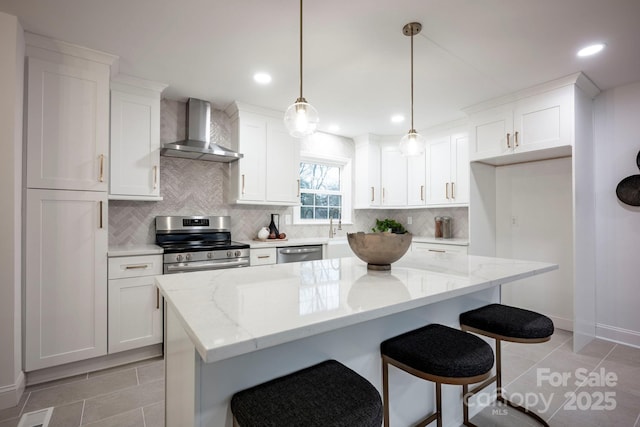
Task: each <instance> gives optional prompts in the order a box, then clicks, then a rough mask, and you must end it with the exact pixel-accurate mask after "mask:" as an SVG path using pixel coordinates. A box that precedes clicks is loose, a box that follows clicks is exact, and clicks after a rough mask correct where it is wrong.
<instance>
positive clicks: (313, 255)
mask: <svg viewBox="0 0 640 427" xmlns="http://www.w3.org/2000/svg"><path fill="white" fill-rule="evenodd" d="M316 259H322V245H307V246H285V247H282V248H278V251H277V254H276V263H278V264H285V263H287V262H300V261H313V260H316Z"/></svg>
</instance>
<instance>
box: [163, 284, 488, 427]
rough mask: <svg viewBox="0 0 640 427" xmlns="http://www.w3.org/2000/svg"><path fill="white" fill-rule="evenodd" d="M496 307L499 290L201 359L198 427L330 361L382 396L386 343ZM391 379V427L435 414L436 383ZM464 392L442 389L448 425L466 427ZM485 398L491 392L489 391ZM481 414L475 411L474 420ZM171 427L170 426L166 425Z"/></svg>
mask: <svg viewBox="0 0 640 427" xmlns="http://www.w3.org/2000/svg"><path fill="white" fill-rule="evenodd" d="M498 301H499V287H496V288H491V289H487V290H483V291H479V292H475V293H472V294H469V295H465V296H461V297H457V298H453V299H450V300H446V301H442V302H438V303H434V304H430V305H427V306H424V307H420V308H417V309H413V310H408V311H406V312H402V313H398V314H394V315H390V316H386V317H382V318H379V319H375V320H370V321H367V322H363V323H360V324H356V325H352V326H348V327H344V328H340V329H336V330H334V331H330V332H326V333H322V334H318V335H315V336H311V337H307V338H303V339H300V340H296V341H292V342H289V343H285V344H280V345H277V346H274V347H269V348H266V349H263V350H258V351H255V352H252V353H247V354H243V355H240V356H236V357H233V358H230V359H225V360H221V361H218V362H214V363H208V364H207V363H204V362H203V361H202V359H200V358H199V356H198V361H197V364H198V365H199V366H200V373H199V376H200V386H199V387H198V390H197V393H198V395H197V396H196V399H197V401H198V406H199V407H200V411H199V420H198V422H199V424H196V425H197V426H198V427H231V426H232V415H231V411H230V409H229V402H230V399H231V396H232V395H233V394H234V393H235V392H237V391H239V390H243V389H245V388H248V387H251V386H253V385H256V384H260V383H262V382H264V381H268V380H270V379H273V378H276V377H279V376H281V375H285V374H288V373H291V372H293V371H296V370H298V369H302V368H305V367H307V366H311V365H313V364H315V363H319V362H321V361H323V360H327V359H336V360H338V361H340V362H342V363H344V364H345V365H347V366H348V367H350V368H351V369H353V370H354V371H356V372H358V373H359V374H360V375H362V376H364V377H365V378H367V379H368V380H369V381H371V383H372V384H373V385H374V386H375V387H376V388H377V389H378V391H379V392H382V372H381V369H382V367H381V359H380V343H381V342H382V341H384V340H385V339H387V338H390V337H393V336H396V335H398V334H401V333H403V332H406V331H409V330H412V329H415V328H419V327H421V326H424V325H427V324H429V323H441V324H445V325H449V326H451V327H455V328H459V326H460V324H459V320H458V316H459V314H460V313H461V312H464V311H466V310H471V309H474V308H477V307H481V306H483V305H485V304H487V303H490V302H498ZM389 378H390V393H391V423H392V425H399V426H402V425H412V424H414V423H415V422H416V421H417V420H419V419H420V418H422V417H423V416H424V415H426V414H427V413H428V412H429V411H433V409H434V402H435V397H434V386H433V383H430V382H427V381H424V380H421V379H418V378H415V377H412V376H410V375H408V374H406V373H404V372H401V371H399V370H397V369H395V368H393V367H392V368H391V369H390V372H389ZM461 390H462V389H461V387H460V386H444V387H443V395H442V398H443V402H444V403H443V408H444V409H443V410H444V417H445V419H446V420H447V425H460V423H461V422H462V401H461V393H462V391H461ZM487 392H488V393H491V392H492V390H491V387H488V388H487ZM480 409H481V408H473V407H472V408H471V414H475V413H477V412H478V411H479V410H480ZM456 423H457V424H456ZM183 425H185V426H186V425H189V426H190V425H193V424H183ZM167 427H172V426H170V425H169V424H168V425H167Z"/></svg>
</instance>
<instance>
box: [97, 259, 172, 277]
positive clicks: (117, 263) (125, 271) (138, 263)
mask: <svg viewBox="0 0 640 427" xmlns="http://www.w3.org/2000/svg"><path fill="white" fill-rule="evenodd" d="M108 274H109V279H122V278H126V277H142V276H155V275H157V274H162V255H143V256H130V257H115V258H109V273H108Z"/></svg>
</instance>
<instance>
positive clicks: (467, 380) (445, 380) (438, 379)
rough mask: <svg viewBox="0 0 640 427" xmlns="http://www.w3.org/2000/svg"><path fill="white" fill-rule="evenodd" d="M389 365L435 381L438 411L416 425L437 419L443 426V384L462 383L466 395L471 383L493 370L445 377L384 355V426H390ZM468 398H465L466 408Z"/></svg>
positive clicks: (426, 423)
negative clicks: (480, 373) (472, 374)
mask: <svg viewBox="0 0 640 427" xmlns="http://www.w3.org/2000/svg"><path fill="white" fill-rule="evenodd" d="M389 365H393V366H395V367H396V368H398V369H401V370H403V371H405V372H407V373H409V374H411V375H413V376H415V377H418V378H421V379H423V380H427V381H431V382H433V383H435V388H436V411H435V412H434V413H432V414H430V415H427V416H426V417H425V418H423V419H422V420H420V421H418V422H417V423H416V424H414V427H424V426H426V425H428V424H431V423H432V422H433V421H437V425H438V427H442V384H452V385H462V386H463V391H464V392H465V393H464V395H465V396H466V390H467V388H468V386H469V384H474V383H478V382H480V381H484V380H486V379H487V378H488V377H489V375H490V374H491V370H489V371H488V372H486V373H485V374H482V375H476V376H473V377H443V376H439V375H432V374H428V373H426V372H422V371H419V370H417V369H414V368H412V367H410V366H407V365H405V364H404V363H401V362H398V361H397V360H395V359H392V358H390V357H388V356H385V355H384V354H383V355H382V399H383V407H384V427H389ZM464 410H465V411H466V410H467V407H466V400H465V408H464ZM464 424H465V425H467V426H471V427H477V426H476V425H475V424H473V423H471V422H470V421H469V420H468V419H465V423H464Z"/></svg>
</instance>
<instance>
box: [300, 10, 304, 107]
mask: <svg viewBox="0 0 640 427" xmlns="http://www.w3.org/2000/svg"><path fill="white" fill-rule="evenodd" d="M300 99H303V96H302V0H300Z"/></svg>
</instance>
